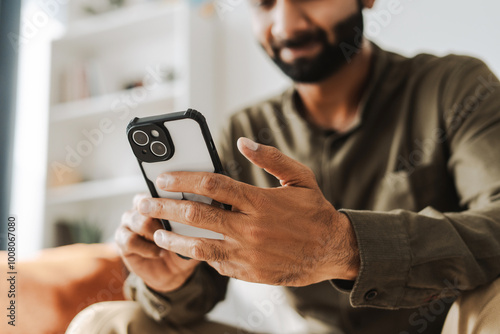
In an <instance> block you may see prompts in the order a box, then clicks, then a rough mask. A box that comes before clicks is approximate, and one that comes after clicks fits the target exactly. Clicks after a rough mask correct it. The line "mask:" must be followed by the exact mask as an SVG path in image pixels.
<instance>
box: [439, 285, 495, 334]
mask: <svg viewBox="0 0 500 334" xmlns="http://www.w3.org/2000/svg"><path fill="white" fill-rule="evenodd" d="M499 314H500V278H498V279H497V280H496V281H493V282H492V283H490V284H488V285H485V286H481V287H479V288H477V289H475V290H472V291H467V292H464V293H463V295H461V296H460V297H459V298H458V299H457V300H456V301H455V303H453V305H452V307H451V309H450V312H449V313H448V316H447V318H446V321H445V325H444V329H443V333H448V332H449V333H460V334H462V333H464V334H465V333H467V334H468V333H496V331H497V330H498V328H500V318H499V317H498V315H499Z"/></svg>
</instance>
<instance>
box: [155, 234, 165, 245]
mask: <svg viewBox="0 0 500 334" xmlns="http://www.w3.org/2000/svg"><path fill="white" fill-rule="evenodd" d="M154 238H155V243H156V244H157V245H160V244H163V242H164V241H165V237H164V235H163V233H162V231H160V230H158V231H156V232H155V234H154Z"/></svg>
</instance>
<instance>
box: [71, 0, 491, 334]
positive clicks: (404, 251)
mask: <svg viewBox="0 0 500 334" xmlns="http://www.w3.org/2000/svg"><path fill="white" fill-rule="evenodd" d="M251 3H252V19H253V26H254V31H255V35H256V37H257V39H258V41H259V43H260V44H261V45H262V48H263V49H264V50H265V52H266V53H267V54H268V55H269V56H270V57H271V58H272V59H273V61H274V62H275V63H276V64H277V66H278V67H279V68H280V69H281V70H282V71H283V72H284V73H285V74H287V75H288V76H289V77H290V78H291V79H292V80H293V81H294V84H293V86H292V87H291V88H290V89H288V90H286V91H285V92H284V93H282V94H280V95H279V96H276V97H274V98H272V99H269V100H267V101H264V102H261V103H259V104H256V105H254V106H251V107H249V108H246V109H244V110H242V111H241V112H239V113H236V114H235V115H234V116H233V117H232V118H231V119H230V122H229V124H228V126H227V127H226V129H225V132H224V134H225V136H224V140H223V141H222V142H221V145H220V147H219V148H220V153H221V155H222V158H223V160H224V162H225V165H226V170H227V172H228V173H229V175H230V176H231V177H228V176H224V175H217V174H210V173H189V172H174V173H168V174H164V175H162V176H161V177H159V179H158V180H157V186H158V187H160V188H162V189H164V190H168V191H175V192H189V193H196V194H200V195H205V196H208V197H211V198H214V199H216V200H217V201H220V202H223V203H228V204H231V205H232V206H233V211H224V210H221V209H219V208H215V207H212V206H208V205H205V204H201V203H196V202H188V201H177V200H170V199H152V198H146V197H145V196H138V197H136V199H135V201H134V208H133V209H132V210H131V211H129V212H127V213H125V214H124V216H123V219H122V225H121V227H120V228H119V229H118V231H117V242H118V244H119V245H120V247H121V250H122V254H123V259H124V261H125V263H126V265H127V267H128V268H129V269H130V270H131V272H132V274H131V276H130V277H129V279H128V282H127V286H126V292H127V293H128V295H129V297H130V298H131V299H133V300H135V301H137V302H138V303H132V302H123V303H109V304H100V305H98V306H97V307H93V308H90V309H87V310H86V311H84V312H83V313H82V314H81V315H80V316H79V317H77V318H76V320H75V321H74V322H73V324H72V326H71V327H70V330H69V332H70V333H80V332H81V333H241V332H243V331H241V330H238V329H236V328H231V327H229V326H225V325H221V324H215V323H212V322H208V321H206V320H204V316H205V314H206V313H207V312H208V311H210V310H211V309H212V308H213V307H214V305H216V303H217V302H219V301H220V300H222V299H223V298H224V295H225V291H226V285H227V282H228V277H235V278H238V279H242V280H246V281H250V282H258V283H266V284H273V285H281V286H286V287H288V288H287V292H288V294H289V296H290V301H291V303H292V305H293V306H294V307H295V308H296V309H297V310H298V311H299V313H300V314H301V315H302V316H303V317H304V318H305V319H306V321H307V322H308V324H309V332H310V333H384V334H387V333H440V332H441V331H442V329H443V323H444V320H445V318H446V316H447V315H448V310H449V308H450V306H451V305H452V303H453V302H454V301H455V299H456V298H457V297H459V298H460V299H459V301H457V302H455V304H454V306H453V309H452V312H451V313H450V314H449V315H448V319H447V324H446V328H445V332H446V331H451V332H453V333H469V331H471V332H480V333H490V330H491V331H493V330H494V329H495V328H498V323H497V324H496V325H495V324H494V321H497V320H496V319H495V316H494V315H495V314H496V313H497V312H498V309H499V308H500V298H499V297H500V283H499V282H500V281H498V280H496V281H495V279H497V278H498V277H499V276H500V195H499V194H500V155H499V154H498V153H496V152H497V150H498V147H500V112H499V111H500V83H499V81H498V79H497V78H496V77H495V76H494V75H493V74H492V73H491V71H490V70H489V69H488V68H487V67H486V66H485V65H484V64H483V63H482V62H481V61H479V60H477V59H474V58H469V57H463V56H455V55H451V56H447V57H444V58H438V57H435V56H432V55H418V56H416V57H414V58H405V57H402V56H400V55H397V54H394V53H390V52H387V51H384V50H382V49H380V48H379V47H377V46H376V45H375V44H373V43H371V42H369V41H367V40H365V39H364V38H363V37H362V31H363V19H362V9H363V8H371V7H372V6H373V3H374V0H363V1H361V0H360V1H356V0H342V1H340V0H339V1H337V0H309V1H305V0H262V1H259V0H256V1H252V2H251ZM249 138H250V139H249ZM252 139H253V140H252ZM158 218H163V219H170V220H173V221H177V222H182V223H185V224H189V225H193V226H197V227H202V228H206V229H210V230H213V231H216V232H220V233H222V234H224V235H225V239H224V240H208V239H198V238H190V237H184V236H180V235H176V234H174V233H171V232H168V231H165V230H163V229H161V224H160V223H159V221H158ZM175 253H179V254H181V255H184V256H188V257H191V258H193V260H188V261H187V260H183V259H181V258H180V257H178V256H176V255H175ZM480 286H481V287H480ZM478 287H480V288H479V290H475V291H473V292H470V291H472V290H474V289H476V288H478ZM478 296H480V297H478ZM153 319H154V320H153Z"/></svg>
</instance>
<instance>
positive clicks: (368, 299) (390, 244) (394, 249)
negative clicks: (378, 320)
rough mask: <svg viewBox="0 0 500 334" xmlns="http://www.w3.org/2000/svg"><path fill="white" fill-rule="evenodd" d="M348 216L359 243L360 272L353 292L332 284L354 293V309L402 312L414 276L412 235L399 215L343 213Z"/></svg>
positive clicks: (342, 285) (353, 211)
mask: <svg viewBox="0 0 500 334" xmlns="http://www.w3.org/2000/svg"><path fill="white" fill-rule="evenodd" d="M339 211H341V212H343V213H344V214H346V215H347V216H348V217H349V219H350V221H351V223H352V226H353V229H354V231H355V234H356V239H357V241H358V247H359V255H360V260H361V263H360V270H359V274H358V277H357V279H356V281H355V282H354V285H353V286H352V290H350V289H349V288H350V285H349V284H345V281H341V282H339V281H335V280H332V283H333V284H334V286H335V287H336V288H337V289H338V290H339V291H343V292H349V290H350V302H351V305H352V306H353V307H361V306H368V307H376V308H384V309H396V308H398V305H399V301H400V300H401V299H402V298H403V296H404V293H405V286H406V284H407V281H408V275H409V273H410V263H411V252H410V244H409V238H408V233H407V231H406V229H405V227H404V223H403V222H402V221H401V220H402V217H401V215H399V214H398V213H397V212H389V213H386V212H373V211H356V210H339Z"/></svg>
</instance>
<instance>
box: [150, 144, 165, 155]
mask: <svg viewBox="0 0 500 334" xmlns="http://www.w3.org/2000/svg"><path fill="white" fill-rule="evenodd" d="M151 152H153V154H154V155H156V156H157V157H163V156H164V155H165V154H167V147H166V146H165V144H163V143H162V142H161V141H154V142H152V143H151Z"/></svg>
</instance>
